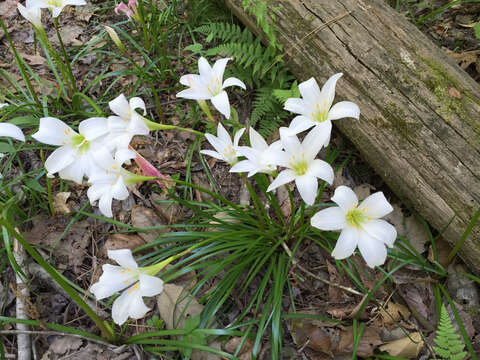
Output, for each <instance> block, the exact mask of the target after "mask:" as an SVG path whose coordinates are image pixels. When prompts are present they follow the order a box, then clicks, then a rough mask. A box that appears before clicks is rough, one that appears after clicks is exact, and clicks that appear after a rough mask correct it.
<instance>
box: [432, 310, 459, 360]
mask: <svg viewBox="0 0 480 360" xmlns="http://www.w3.org/2000/svg"><path fill="white" fill-rule="evenodd" d="M433 341H434V342H435V343H436V344H437V345H438V346H433V350H435V352H436V353H437V355H439V356H441V357H442V359H448V360H463V359H464V358H465V356H466V355H467V352H466V351H463V350H464V349H465V344H464V343H463V342H462V340H461V339H460V336H459V335H458V334H457V333H456V329H455V328H454V327H453V325H452V321H451V320H450V317H449V316H448V312H447V309H446V308H445V305H444V304H442V307H441V310H440V320H439V322H438V328H437V336H436V337H435V339H433Z"/></svg>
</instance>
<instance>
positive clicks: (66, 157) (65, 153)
mask: <svg viewBox="0 0 480 360" xmlns="http://www.w3.org/2000/svg"><path fill="white" fill-rule="evenodd" d="M76 153H77V151H76V150H75V149H72V148H71V147H70V146H62V147H59V148H58V149H56V150H55V151H54V152H53V153H51V154H50V156H49V157H48V158H47V160H46V161H45V169H47V172H48V173H49V174H52V175H53V174H55V173H56V172H59V171H60V170H62V169H64V168H66V167H67V166H68V165H70V164H71V163H73V162H74V161H75V155H76Z"/></svg>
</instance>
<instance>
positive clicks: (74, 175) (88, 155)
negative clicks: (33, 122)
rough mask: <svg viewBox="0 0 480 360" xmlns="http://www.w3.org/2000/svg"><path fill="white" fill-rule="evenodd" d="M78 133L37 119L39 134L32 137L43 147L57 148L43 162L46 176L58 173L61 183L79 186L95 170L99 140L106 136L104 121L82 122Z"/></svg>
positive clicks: (54, 121) (51, 120)
mask: <svg viewBox="0 0 480 360" xmlns="http://www.w3.org/2000/svg"><path fill="white" fill-rule="evenodd" d="M78 130H79V132H80V133H77V132H76V131H74V130H72V128H71V127H70V126H68V125H67V124H65V123H64V122H63V121H61V120H59V119H56V118H53V117H46V118H41V119H40V127H39V129H38V132H36V133H35V134H33V135H32V137H33V138H34V139H35V140H37V141H40V142H42V143H44V144H49V145H55V146H60V147H59V148H58V149H56V150H55V151H54V152H53V153H52V154H51V155H50V156H49V157H48V158H47V160H46V161H45V168H46V169H47V172H48V174H47V175H48V176H53V174H55V173H57V172H58V173H59V175H60V177H61V178H62V179H66V180H72V181H75V182H76V183H79V184H81V183H82V180H83V177H84V176H85V175H86V176H90V173H91V172H92V171H93V168H94V167H95V162H94V160H93V158H94V157H95V156H96V151H97V149H98V147H99V146H100V141H99V140H100V139H99V138H100V137H101V136H103V135H105V134H106V133H107V132H108V128H107V119H105V118H90V119H86V120H83V121H82V122H81V123H80V124H79V126H78ZM96 140H97V141H96Z"/></svg>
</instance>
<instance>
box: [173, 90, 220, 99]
mask: <svg viewBox="0 0 480 360" xmlns="http://www.w3.org/2000/svg"><path fill="white" fill-rule="evenodd" d="M176 97H177V98H184V99H190V100H209V99H211V98H212V95H211V94H210V93H209V92H208V90H207V89H206V88H205V89H203V88H190V89H185V90H182V91H180V92H179V93H178V94H177V95H176Z"/></svg>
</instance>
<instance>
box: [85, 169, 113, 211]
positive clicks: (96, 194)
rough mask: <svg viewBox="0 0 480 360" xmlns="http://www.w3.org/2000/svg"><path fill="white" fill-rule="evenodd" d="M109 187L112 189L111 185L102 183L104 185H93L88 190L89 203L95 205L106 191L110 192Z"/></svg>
mask: <svg viewBox="0 0 480 360" xmlns="http://www.w3.org/2000/svg"><path fill="white" fill-rule="evenodd" d="M102 171H103V170H102ZM89 180H90V179H89ZM109 187H110V184H109V183H102V184H100V183H95V184H93V185H92V186H90V187H89V188H88V191H87V196H88V201H90V203H91V204H93V203H94V202H95V201H97V200H98V199H100V197H101V196H102V195H103V194H104V193H105V192H106V191H108V189H109Z"/></svg>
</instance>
